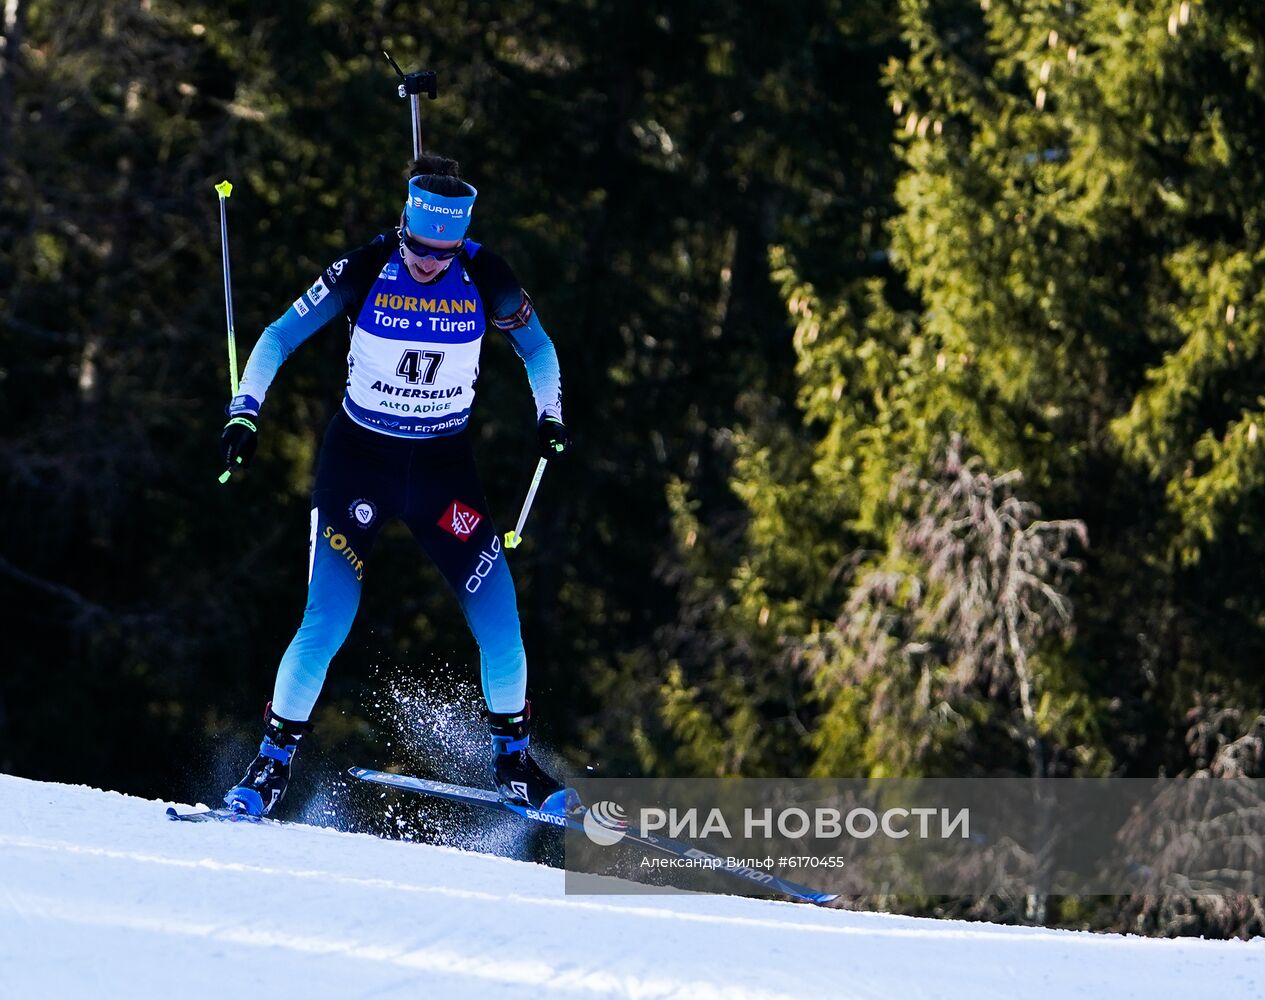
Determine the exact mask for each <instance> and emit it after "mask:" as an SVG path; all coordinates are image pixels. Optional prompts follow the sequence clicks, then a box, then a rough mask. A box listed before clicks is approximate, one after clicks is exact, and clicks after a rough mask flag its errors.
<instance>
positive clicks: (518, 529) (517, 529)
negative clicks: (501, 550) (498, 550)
mask: <svg viewBox="0 0 1265 1000" xmlns="http://www.w3.org/2000/svg"><path fill="white" fill-rule="evenodd" d="M548 463H549V459H547V458H542V459H541V460H540V461H539V462H538V463H537V464H536V474H535V475H534V476H532V480H531V486H530V487H528V489H527V498H526V499H525V500H524V501H523V509H522V511H521V512H520V513H519V515H518V524H516V525H514V530H513V531H507V532H506V533H505V547H506V548H507V549H516V548H518V546H519V545H521V544H522V542H523V525H525V524H526V523H527V515H528V513H529V512H530V511H531V505H532V501H533V500H535V499H536V490H538V489H540V480H541V478H542V477H543V476H544V474H545V466H546V465H547V464H548Z"/></svg>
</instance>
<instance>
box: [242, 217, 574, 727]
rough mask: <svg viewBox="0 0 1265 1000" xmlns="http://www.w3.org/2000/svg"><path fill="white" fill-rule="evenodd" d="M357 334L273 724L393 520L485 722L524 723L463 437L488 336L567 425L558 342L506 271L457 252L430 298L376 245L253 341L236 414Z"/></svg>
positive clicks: (474, 252)
mask: <svg viewBox="0 0 1265 1000" xmlns="http://www.w3.org/2000/svg"><path fill="white" fill-rule="evenodd" d="M340 314H341V315H342V316H344V317H345V318H346V320H347V322H348V326H349V329H350V333H351V345H350V350H349V352H348V355H347V388H346V392H345V394H344V397H343V405H342V410H341V411H340V412H339V413H338V414H337V415H336V416H335V418H334V420H333V421H331V423H330V425H329V428H328V429H327V431H326V433H325V438H324V441H323V443H322V445H321V452H320V456H319V458H318V460H317V472H316V484H315V487H314V489H313V492H312V511H311V524H310V532H311V533H310V540H309V552H308V598H307V607H306V609H305V611H304V614H303V621H302V624H301V625H300V626H299V630H298V632H297V633H296V634H295V636H294V639H293V640H292V641H291V643H290V646H289V648H288V649H287V650H286V652H285V655H284V656H283V657H282V659H281V666H280V668H279V670H278V672H277V681H276V687H275V689H274V692H273V699H272V710H273V712H275V713H276V714H277V715H279V716H281V717H282V718H285V719H290V720H293V721H296V722H302V721H306V720H307V719H308V718H309V717H310V715H311V712H312V708H313V706H314V705H315V704H316V699H317V697H318V696H319V695H320V691H321V687H322V686H323V685H324V682H325V675H326V673H327V671H328V669H329V663H330V660H331V659H332V658H333V656H334V654H335V653H336V652H337V651H338V649H339V647H341V646H342V644H343V642H344V641H345V640H346V638H347V634H348V632H350V630H351V625H352V621H353V619H354V618H355V615H356V609H357V606H358V605H359V602H360V587H361V581H362V579H363V578H364V573H365V566H366V563H367V559H368V554H369V551H370V549H371V547H372V545H373V540H374V538H375V537H376V536H377V533H378V530H379V528H380V527H381V525H382V523H383V522H384V521H386V520H389V519H391V518H393V517H399V518H400V519H401V520H403V521H404V523H405V524H406V525H408V527H409V529H410V531H412V533H413V535H414V537H415V538H416V539H417V540H418V542H419V543H420V545H421V546H422V548H423V549H424V550H425V551H426V553H427V554H428V555H429V556H430V557H431V559H432V560H433V561H434V562H435V564H436V566H437V567H438V568H439V570H440V572H441V573H442V574H443V576H444V578H445V579H446V580H447V581H448V585H449V587H450V588H451V589H452V591H453V593H454V594H455V595H456V597H457V601H458V603H459V604H460V606H461V610H462V612H463V613H464V615H465V618H466V621H467V623H468V624H469V626H470V630H471V632H472V633H473V634H474V638H475V641H476V642H477V643H478V644H479V651H480V661H481V679H482V683H483V694H484V698H485V699H486V701H487V704H488V708H489V709H490V710H491V711H493V712H500V713H513V712H518V711H520V710H521V709H522V707H523V703H524V701H525V697H526V687H527V660H526V656H525V654H524V651H523V641H522V635H521V631H520V628H519V621H518V608H517V603H516V599H515V595H514V583H513V580H512V579H511V577H510V571H509V566H508V565H507V563H506V560H505V555H504V552H503V551H502V547H501V542H500V535H499V533H498V531H497V529H496V526H495V525H494V524H493V522H492V518H491V517H490V516H489V514H488V506H487V501H486V499H485V498H484V495H483V489H482V486H481V485H480V483H479V476H478V472H477V470H476V468H475V463H474V455H473V452H472V450H471V446H470V441H469V436H468V434H467V430H466V428H467V425H468V423H469V419H470V412H471V409H472V406H473V403H474V396H475V391H476V388H477V384H478V375H479V350H480V345H481V343H482V340H483V334H484V331H485V329H486V327H487V326H488V325H491V326H494V327H496V328H497V329H498V330H500V331H501V333H502V334H504V335H505V337H506V338H507V339H508V340H509V341H510V344H511V345H512V346H513V347H514V349H515V351H516V352H517V353H518V355H519V357H520V358H522V360H523V363H524V365H525V366H526V368H527V378H528V381H529V383H530V385H531V389H532V395H533V396H534V397H535V401H536V411H537V417H538V418H543V417H545V416H551V417H555V418H557V419H558V420H561V419H562V388H561V376H560V374H559V369H558V357H557V353H556V352H555V351H554V347H553V343H552V342H551V341H550V339H549V337H548V335H547V334H546V333H545V331H544V329H543V328H542V327H541V325H540V320H539V319H538V318H537V317H536V313H535V310H534V308H533V307H532V302H531V299H530V298H529V297H528V296H527V293H526V292H524V291H523V290H522V288H521V287H520V286H519V284H518V281H517V279H516V278H515V277H514V273H513V271H511V269H510V268H509V265H508V264H506V263H505V261H504V260H503V259H502V258H501V257H499V256H498V255H496V254H494V253H492V252H491V251H489V250H486V249H484V248H482V247H480V246H479V244H477V243H473V242H471V241H469V240H467V241H466V243H465V246H464V249H463V251H462V253H461V254H460V256H458V257H457V258H456V259H455V260H453V262H452V263H451V264H450V265H449V266H448V268H447V269H446V270H445V271H444V272H443V273H442V275H440V276H439V277H438V278H436V279H435V280H434V281H432V282H430V283H428V284H422V283H421V282H418V281H417V280H416V279H415V278H413V276H412V274H411V273H410V272H409V270H408V267H407V266H406V265H405V263H404V261H403V260H402V258H401V252H400V250H399V247H398V240H397V238H396V237H395V236H394V235H393V234H383V235H380V236H378V237H377V238H375V239H374V240H373V241H372V242H370V243H368V244H366V245H365V246H362V247H360V248H358V249H356V250H353V251H351V252H350V253H348V254H346V255H345V256H344V257H342V258H340V259H339V260H338V261H336V262H335V263H333V264H331V265H330V266H329V267H328V268H326V269H325V271H324V273H323V274H322V275H321V276H320V277H319V278H317V280H316V282H315V283H314V284H313V285H312V287H311V288H309V289H308V290H307V291H306V292H305V293H304V294H303V295H301V296H299V298H297V299H296V300H295V301H294V304H293V305H291V307H290V308H289V309H288V310H287V311H286V312H285V313H284V314H283V315H282V316H281V317H280V318H278V319H277V320H276V321H275V322H273V323H272V324H271V325H269V326H268V328H267V329H266V330H264V332H263V334H262V335H261V336H260V338H259V341H258V343H256V345H255V347H254V350H253V351H252V352H251V355H250V360H249V361H248V362H247V364H246V369H245V371H244V372H243V374H242V380H241V384H240V388H239V394H238V395H237V396H236V397H234V399H233V401H232V403H231V405H230V411H231V413H233V414H234V415H236V414H257V413H258V412H259V410H260V408H261V406H262V405H263V402H264V399H265V397H266V395H267V391H268V387H269V385H270V384H271V383H272V380H273V378H274V377H275V376H276V374H277V371H278V370H279V369H280V367H281V365H282V364H283V363H284V361H285V359H286V358H287V357H288V356H289V355H290V353H291V352H292V351H293V350H294V349H295V348H296V347H298V346H299V345H300V344H301V343H303V342H304V341H305V340H307V339H308V338H309V337H311V336H312V335H313V334H315V333H316V332H317V331H318V330H320V329H321V328H322V327H324V326H325V325H326V324H327V323H329V322H330V321H331V320H333V319H334V318H335V317H336V316H338V315H340Z"/></svg>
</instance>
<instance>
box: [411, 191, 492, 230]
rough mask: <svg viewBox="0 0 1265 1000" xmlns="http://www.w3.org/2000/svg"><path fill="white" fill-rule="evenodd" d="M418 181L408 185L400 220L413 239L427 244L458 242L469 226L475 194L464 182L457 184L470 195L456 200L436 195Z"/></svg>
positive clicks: (476, 192) (476, 193)
mask: <svg viewBox="0 0 1265 1000" xmlns="http://www.w3.org/2000/svg"><path fill="white" fill-rule="evenodd" d="M421 180H422V178H421V177H413V178H410V179H409V182H408V201H406V202H405V203H404V220H405V222H406V223H407V224H408V230H409V232H410V233H412V234H413V235H414V236H420V237H421V238H422V239H427V240H459V239H462V238H463V237H464V236H465V235H466V229H467V228H469V226H470V215H471V213H473V212H474V199H475V198H476V197H478V194H479V192H478V191H476V190H475V189H474V188H473V187H471V186H470V185H469V184H466V182H465V181H462V182H461V183H462V184H463V185H465V188H466V190H467V191H469V192H470V193H469V194H467V195H462V196H460V197H450V196H448V195H442V194H436V193H435V192H434V191H427V190H425V189H424V188H423V187H422V186H421V183H420V182H421Z"/></svg>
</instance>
